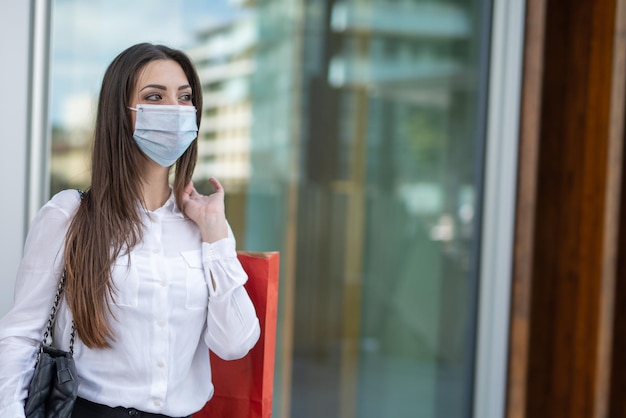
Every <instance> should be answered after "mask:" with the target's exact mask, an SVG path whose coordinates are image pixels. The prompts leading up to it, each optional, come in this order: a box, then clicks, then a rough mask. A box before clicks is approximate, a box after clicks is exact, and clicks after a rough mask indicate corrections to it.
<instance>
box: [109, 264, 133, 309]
mask: <svg viewBox="0 0 626 418" xmlns="http://www.w3.org/2000/svg"><path fill="white" fill-rule="evenodd" d="M111 278H112V279H113V291H114V294H113V303H114V304H115V305H120V306H132V307H136V306H137V303H138V300H139V275H138V274H137V269H136V268H135V266H134V264H133V263H132V262H131V258H130V257H129V256H126V255H124V256H121V257H118V259H117V260H115V264H114V265H113V267H112V269H111Z"/></svg>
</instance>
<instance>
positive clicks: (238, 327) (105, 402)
mask: <svg viewBox="0 0 626 418" xmlns="http://www.w3.org/2000/svg"><path fill="white" fill-rule="evenodd" d="M201 114H202V92H201V89H200V82H199V80H198V76H197V74H196V71H195V70H194V68H193V66H192V64H191V62H190V60H189V59H188V57H186V56H185V55H184V54H183V53H182V52H180V51H177V50H173V49H170V48H167V47H165V46H161V45H152V44H139V45H135V46H132V47H130V48H128V49H127V50H125V51H124V52H122V53H121V54H120V55H118V56H117V57H116V58H115V60H114V61H113V62H112V63H111V64H110V66H109V68H108V69H107V71H106V73H105V75H104V79H103V83H102V89H101V92H100V100H99V103H98V114H97V120H96V127H95V134H94V146H93V154H92V179H91V186H90V188H89V189H88V190H87V191H86V192H85V194H84V197H83V198H82V199H81V196H80V194H79V193H78V192H77V191H76V190H65V191H62V192H60V193H58V194H57V195H55V196H54V197H53V198H52V199H51V200H50V201H49V202H48V203H47V204H46V205H45V206H44V207H43V208H42V209H41V210H40V211H39V213H38V214H37V216H36V218H35V219H34V221H33V222H32V225H31V229H30V231H29V234H28V237H27V240H26V244H25V249H24V256H23V260H22V263H21V265H20V268H19V272H18V279H17V284H16V291H15V303H14V306H13V308H12V310H11V311H10V312H9V313H8V314H7V315H6V316H5V317H3V318H2V319H1V320H0V417H8V418H14V417H15V418H17V417H20V418H21V417H23V416H24V411H23V408H24V400H25V398H26V396H27V387H28V384H29V382H30V379H31V376H32V374H33V368H34V365H35V360H36V352H37V349H38V345H39V343H40V341H41V339H42V335H43V330H44V328H45V323H46V321H47V318H48V316H49V312H50V308H51V305H52V299H53V297H54V294H55V289H56V286H57V283H58V280H59V278H60V276H61V274H62V272H63V269H64V268H65V270H66V282H65V289H64V293H63V294H64V299H63V301H62V302H61V305H60V307H59V312H58V314H57V322H56V326H55V333H54V338H55V345H56V346H57V347H59V348H61V349H64V350H68V348H69V343H70V339H71V338H72V328H73V326H75V329H76V341H75V343H74V358H75V362H76V367H77V370H78V374H79V380H80V386H79V392H78V396H79V398H78V400H77V402H76V405H75V408H74V415H73V416H74V417H77V418H82V417H90V418H97V417H114V416H129V414H130V415H133V414H135V415H137V413H143V415H139V416H142V417H150V416H160V417H163V416H169V417H184V416H189V415H190V414H192V413H194V412H196V411H198V410H200V409H201V408H202V407H203V405H204V404H205V403H206V401H207V400H208V399H210V397H211V396H212V393H213V385H212V383H211V370H210V365H209V355H208V351H207V350H208V349H210V350H212V351H213V352H215V353H216V354H217V355H219V356H220V357H222V358H224V359H236V358H241V357H243V356H244V355H245V354H246V353H247V352H248V351H249V350H250V348H252V347H253V346H254V344H255V343H256V341H257V339H258V337H259V333H260V329H259V323H258V319H257V317H256V313H255V311H254V307H253V306H252V303H251V301H250V298H249V297H248V294H247V293H246V291H245V289H244V287H243V285H244V283H245V282H246V280H247V276H246V274H245V273H244V271H243V269H242V268H241V265H240V264H239V262H238V260H237V257H236V252H235V240H234V237H233V234H232V231H231V229H230V227H229V226H228V223H227V221H226V218H225V214H224V190H223V188H222V186H221V185H220V183H219V182H218V181H217V180H216V179H211V183H212V185H213V187H214V188H215V192H214V193H213V194H211V195H209V196H202V195H200V194H198V193H197V192H196V190H195V189H194V186H193V184H192V183H191V176H192V173H193V169H194V166H195V162H196V155H197V140H196V136H197V127H198V126H199V125H200V117H201ZM174 163H175V167H176V168H175V176H174V180H173V187H171V186H170V185H169V182H168V179H169V175H170V168H171V166H172V165H173V164H174ZM119 413H121V414H122V415H117V414H119ZM151 414H152V415H151Z"/></svg>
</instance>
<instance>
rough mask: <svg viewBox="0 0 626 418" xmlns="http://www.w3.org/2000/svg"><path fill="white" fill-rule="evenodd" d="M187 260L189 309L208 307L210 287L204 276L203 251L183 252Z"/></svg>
mask: <svg viewBox="0 0 626 418" xmlns="http://www.w3.org/2000/svg"><path fill="white" fill-rule="evenodd" d="M181 255H182V256H183V259H184V260H185V268H186V272H185V273H186V283H185V284H186V287H187V301H186V303H185V307H186V308H187V309H206V308H207V306H208V303H209V289H208V288H207V284H206V280H205V278H204V268H203V266H202V251H201V250H195V251H183V252H181Z"/></svg>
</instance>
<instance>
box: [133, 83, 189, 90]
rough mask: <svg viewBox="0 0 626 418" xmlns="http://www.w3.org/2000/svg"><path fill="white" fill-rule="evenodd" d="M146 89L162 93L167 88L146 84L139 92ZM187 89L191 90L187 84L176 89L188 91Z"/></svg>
mask: <svg viewBox="0 0 626 418" xmlns="http://www.w3.org/2000/svg"><path fill="white" fill-rule="evenodd" d="M148 88H155V89H159V90H164V91H165V90H167V87H165V86H163V85H161V84H148V85H147V86H144V87H143V88H142V89H141V90H139V91H144V90H145V89H148ZM189 88H191V86H190V85H189V84H185V85H184V86H180V87H179V88H178V91H181V90H185V89H189Z"/></svg>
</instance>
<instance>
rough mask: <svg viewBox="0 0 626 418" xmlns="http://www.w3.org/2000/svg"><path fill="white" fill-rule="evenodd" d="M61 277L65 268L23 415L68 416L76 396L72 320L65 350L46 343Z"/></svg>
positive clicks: (28, 417) (30, 417)
mask: <svg viewBox="0 0 626 418" xmlns="http://www.w3.org/2000/svg"><path fill="white" fill-rule="evenodd" d="M79 193H80V197H81V199H82V198H83V192H81V191H79ZM65 276H66V274H65V270H63V275H62V276H61V280H59V285H58V286H57V292H56V295H55V296H54V303H53V304H52V311H51V312H50V318H49V319H48V325H47V327H46V331H45V333H44V335H43V341H42V343H41V346H40V348H39V354H38V355H37V365H36V366H35V373H34V374H33V378H32V380H31V381H30V385H29V387H28V398H27V399H26V405H25V406H24V413H25V415H26V418H70V417H71V416H72V411H73V409H74V402H76V397H77V396H78V373H77V372H76V365H75V364H74V357H73V355H74V335H75V329H74V322H73V321H72V336H71V338H70V351H69V352H67V351H63V350H60V349H58V348H55V347H53V346H52V341H50V344H48V337H49V336H52V328H53V327H54V322H55V319H56V313H57V309H58V308H59V302H60V301H61V297H62V294H63V286H64V284H65Z"/></svg>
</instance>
